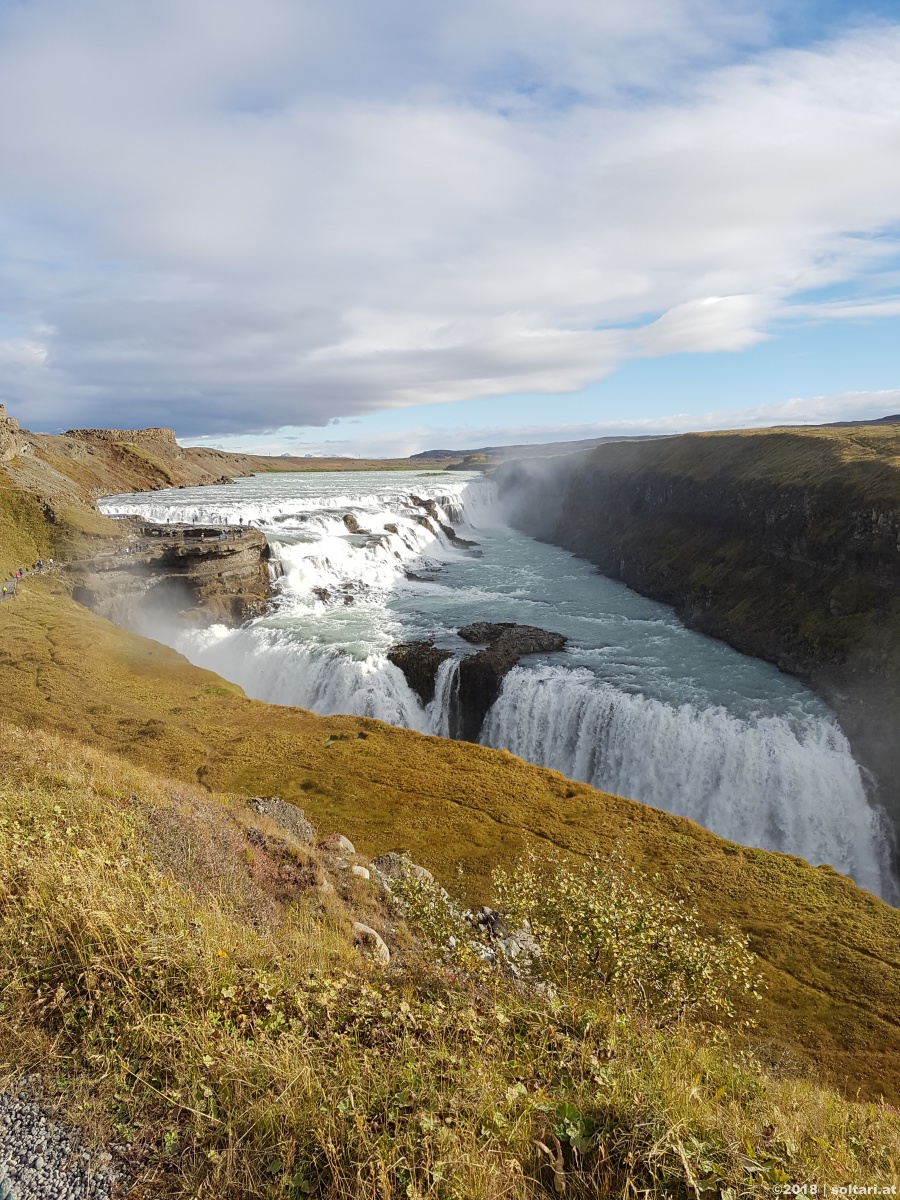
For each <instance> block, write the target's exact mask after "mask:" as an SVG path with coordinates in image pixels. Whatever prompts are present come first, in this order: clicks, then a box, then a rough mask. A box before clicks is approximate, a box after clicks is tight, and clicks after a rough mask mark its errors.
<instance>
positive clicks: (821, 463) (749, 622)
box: [497, 426, 900, 819]
mask: <svg viewBox="0 0 900 1200" xmlns="http://www.w3.org/2000/svg"><path fill="white" fill-rule="evenodd" d="M497 482H498V486H499V489H500V494H501V496H502V497H503V498H504V499H505V501H506V503H507V505H508V506H509V510H510V514H511V519H512V520H513V523H514V524H516V525H518V526H519V527H520V528H522V529H523V530H525V531H526V532H528V533H530V534H532V535H533V536H536V537H539V538H541V539H543V540H546V541H549V542H552V543H554V544H556V545H559V546H562V547H564V548H565V549H568V550H571V551H572V552H573V553H574V554H577V555H579V556H580V557H583V558H586V559H588V560H589V561H591V562H593V563H595V564H596V565H597V567H598V568H599V569H600V570H601V571H602V572H603V573H604V574H605V575H609V576H611V577H612V578H615V579H620V580H622V581H623V582H625V583H626V584H628V586H629V587H632V588H634V589H635V590H636V591H639V592H641V593H642V594H644V595H647V596H651V597H652V598H654V599H656V600H660V601H662V602H663V603H666V604H671V605H673V607H674V608H675V610H676V612H677V613H678V614H679V615H680V616H681V618H682V619H683V620H684V621H685V623H686V624H687V625H689V626H690V627H691V628H693V629H696V630H699V631H700V632H703V633H707V634H710V635H711V636H713V637H717V638H721V639H723V640H724V641H727V642H729V643H730V644H731V645H733V646H735V647H736V648H737V649H738V650H741V651H743V652H745V653H747V654H753V655H757V656H759V657H761V658H764V659H767V660H769V661H770V662H773V663H775V664H776V665H777V666H779V667H780V668H781V669H783V670H785V671H788V672H790V673H792V674H794V675H796V676H798V677H799V678H801V679H803V680H804V681H805V682H807V683H808V684H810V685H811V686H812V687H813V688H814V689H815V690H817V691H818V692H819V693H820V694H821V695H822V696H823V697H824V698H825V699H826V700H827V701H828V703H829V704H830V705H831V706H832V707H833V708H834V709H835V711H836V712H837V714H838V716H839V719H840V721H841V724H842V726H843V728H844V730H845V732H846V733H847V735H848V737H849V738H850V740H851V744H852V745H853V749H854V753H855V754H856V756H857V759H858V760H859V761H860V763H861V764H862V765H863V766H864V767H865V768H867V769H868V771H869V772H870V773H871V776H872V778H873V784H874V791H875V794H876V798H877V800H878V801H879V802H880V803H881V804H882V805H883V806H884V807H885V808H887V809H888V810H889V811H890V812H891V813H892V815H893V816H894V818H895V819H900V784H898V781H900V737H898V736H897V732H898V722H900V430H898V429H897V427H896V426H877V427H876V426H859V427H854V428H848V429H811V430H768V431H767V430H761V431H748V432H740V433H716V434H696V435H693V434H692V435H685V436H681V437H674V438H667V439H663V440H659V441H652V442H650V441H648V442H640V441H634V442H624V443H610V444H607V445H605V446H601V447H598V448H597V449H596V450H593V451H590V452H588V453H587V454H583V455H574V456H570V457H560V458H552V459H545V460H544V461H543V462H541V463H534V462H529V463H525V462H516V463H508V464H503V465H502V466H501V467H500V468H498V471H497Z"/></svg>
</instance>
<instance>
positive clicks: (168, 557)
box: [70, 524, 271, 629]
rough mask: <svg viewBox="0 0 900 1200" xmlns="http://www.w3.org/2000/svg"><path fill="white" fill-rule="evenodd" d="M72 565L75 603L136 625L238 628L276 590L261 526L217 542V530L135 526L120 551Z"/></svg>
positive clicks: (131, 626) (117, 622)
mask: <svg viewBox="0 0 900 1200" xmlns="http://www.w3.org/2000/svg"><path fill="white" fill-rule="evenodd" d="M204 532H205V533H206V536H201V535H202V534H203V533H204ZM70 570H71V572H72V574H73V575H74V581H75V588H74V591H73V596H74V598H75V599H76V600H78V601H79V602H80V603H82V604H84V605H86V606H87V607H88V608H90V609H92V610H93V611H94V612H97V613H99V614H100V615H101V616H104V617H107V618H108V619H109V620H112V621H115V622H116V624H118V625H123V626H125V627H127V628H132V629H139V628H141V627H142V626H143V625H144V624H145V622H146V620H147V619H148V618H151V619H152V618H154V617H164V618H173V617H174V618H176V619H179V620H184V621H203V622H208V621H209V620H210V618H212V619H213V620H216V621H221V622H222V623H223V624H227V625H237V624H240V623H241V622H242V621H245V620H248V619H249V618H251V617H255V616H259V615H260V614H261V613H262V612H263V611H264V610H265V606H266V602H267V600H268V598H269V596H270V595H271V582H270V565H269V547H268V544H267V543H266V539H265V537H264V536H263V535H262V534H261V533H260V532H259V531H258V530H256V529H247V530H246V531H245V532H244V533H243V536H241V537H236V536H234V535H230V536H229V540H228V541H225V540H222V541H220V540H219V539H218V531H214V530H207V531H203V530H200V529H194V528H190V529H186V530H181V529H179V528H172V527H168V526H165V527H159V528H158V529H154V528H153V527H152V526H147V525H140V524H135V525H134V526H133V527H132V537H131V539H130V540H128V541H126V542H125V543H124V544H122V545H120V547H119V548H118V549H117V551H116V552H115V553H113V554H108V555H100V556H98V557H97V558H95V559H93V560H89V561H87V562H84V563H81V564H78V565H77V566H75V567H72V568H70Z"/></svg>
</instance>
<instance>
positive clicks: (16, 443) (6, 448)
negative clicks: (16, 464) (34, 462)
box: [0, 404, 22, 462]
mask: <svg viewBox="0 0 900 1200" xmlns="http://www.w3.org/2000/svg"><path fill="white" fill-rule="evenodd" d="M21 443H22V438H21V436H20V432H19V422H18V421H17V420H16V419H15V418H14V417H8V416H7V415H6V409H5V408H4V407H3V405H2V404H0V462H9V461H10V459H13V458H15V457H16V455H17V454H18V453H19V450H20V448H21Z"/></svg>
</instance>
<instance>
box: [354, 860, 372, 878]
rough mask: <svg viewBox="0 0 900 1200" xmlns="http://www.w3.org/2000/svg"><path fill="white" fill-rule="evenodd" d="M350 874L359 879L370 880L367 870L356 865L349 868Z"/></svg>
mask: <svg viewBox="0 0 900 1200" xmlns="http://www.w3.org/2000/svg"><path fill="white" fill-rule="evenodd" d="M350 874H351V875H356V876H357V877H358V878H359V879H371V878H372V876H371V875H370V874H369V871H368V868H366V867H361V866H360V865H359V864H358V863H355V864H354V865H353V866H352V867H351V868H350Z"/></svg>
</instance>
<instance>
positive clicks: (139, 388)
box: [0, 0, 900, 434]
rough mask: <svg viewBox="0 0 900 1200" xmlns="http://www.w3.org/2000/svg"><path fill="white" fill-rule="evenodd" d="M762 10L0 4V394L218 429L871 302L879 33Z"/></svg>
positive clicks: (851, 311)
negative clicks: (820, 29) (770, 21)
mask: <svg viewBox="0 0 900 1200" xmlns="http://www.w3.org/2000/svg"><path fill="white" fill-rule="evenodd" d="M763 14H764V10H763V9H761V8H760V6H759V5H756V4H749V3H748V4H745V5H742V4H735V3H734V0H729V3H724V2H717V0H605V3H603V4H596V3H594V2H593V0H590V2H589V0H524V2H523V0H516V3H513V2H512V0H488V2H486V3H485V2H481V3H476V2H475V0H458V2H457V3H455V4H453V5H444V6H438V5H432V4H430V3H424V4H423V3H421V2H414V0H389V2H388V3H386V4H383V5H372V4H370V3H364V2H363V0H347V2H346V3H344V4H341V5H335V4H333V3H328V2H327V0H252V3H251V0H155V2H154V3H153V4H145V3H141V2H140V0H81V2H80V3H79V4H77V5H73V4H71V3H69V2H68V0H23V2H22V3H20V4H17V5H7V6H3V7H0V161H2V162H3V163H4V164H5V165H6V170H5V177H4V189H3V194H2V199H0V236H2V238H3V245H4V247H5V250H4V253H3V256H2V258H0V321H2V325H0V334H2V341H0V348H2V352H0V399H5V400H6V401H7V403H8V404H9V405H10V406H11V407H12V408H13V409H14V410H15V411H16V413H17V415H19V416H20V417H21V418H22V420H23V422H24V423H25V424H31V425H33V426H37V425H43V426H47V425H66V424H75V423H78V424H84V423H88V422H91V423H97V424H110V423H120V424H133V423H138V422H140V423H151V422H152V423H160V424H174V425H175V426H176V428H178V429H179V431H181V432H183V433H185V434H196V433H203V432H206V433H209V432H213V431H219V432H221V433H227V432H231V431H241V430H245V431H252V430H258V429H264V428H270V427H272V426H278V425H283V424H291V425H299V424H315V423H324V422H326V421H327V420H328V419H329V418H330V417H332V416H334V415H344V416H346V415H351V414H354V413H366V412H371V411H374V410H377V409H379V408H384V407H392V406H393V407H400V406H404V405H414V404H422V403H432V402H439V401H446V400H454V399H462V398H468V397H473V396H496V395H502V394H508V393H516V392H531V393H533V392H540V391H545V392H564V391H571V390H576V389H579V388H582V387H584V386H585V385H587V384H589V383H591V382H594V381H596V380H598V379H601V378H603V377H605V376H607V375H609V374H610V373H611V372H613V371H614V370H615V369H616V367H617V366H618V365H619V364H621V363H622V362H623V361H625V360H627V359H629V358H633V357H638V356H655V355H663V354H670V353H674V352H679V351H681V352H683V351H716V350H740V349H742V348H745V347H747V346H750V345H752V344H753V343H754V342H756V341H758V340H760V339H761V338H762V337H764V336H765V335H766V329H767V326H768V325H769V323H770V322H771V321H772V320H774V319H776V318H779V317H783V316H785V315H786V314H788V313H790V311H791V303H792V298H795V297H799V298H801V300H802V307H800V308H799V309H798V314H799V315H803V316H804V317H805V318H807V319H808V318H809V317H810V315H811V314H812V315H813V316H815V315H817V314H818V315H822V316H823V317H828V318H830V319H835V320H837V319H843V318H846V317H851V318H852V317H858V316H860V315H861V314H864V313H865V312H866V311H867V309H868V311H881V312H885V311H887V312H895V311H896V306H897V304H898V301H897V298H896V296H883V295H881V294H880V293H881V291H882V290H883V283H879V273H880V272H882V271H886V270H887V269H888V268H889V266H890V264H891V260H892V258H893V257H894V256H896V255H897V253H898V251H900V232H898V231H900V25H882V26H879V27H878V28H868V29H857V30H855V31H850V32H848V33H846V34H845V35H844V36H842V37H839V38H836V39H834V40H832V41H830V42H827V43H824V44H821V45H815V46H812V47H810V48H806V49H772V48H769V49H766V48H765V44H766V39H767V37H768V36H769V35H768V31H767V27H766V22H765V20H764V19H763ZM736 45H740V46H742V47H744V48H746V47H747V46H755V47H756V48H755V50H754V51H753V53H752V54H749V55H748V54H746V53H745V56H744V58H745V61H743V62H739V63H735V62H733V61H731V60H732V59H733V58H734V50H733V48H734V47H735V46H736ZM851 280H852V281H855V282H856V283H857V285H858V290H859V291H860V292H861V296H860V299H859V301H857V302H856V303H855V304H853V305H848V304H832V305H830V306H824V307H822V308H821V309H816V308H815V306H813V307H812V309H811V307H810V304H809V302H808V300H807V299H805V298H803V295H802V294H803V293H808V292H810V291H812V290H815V289H820V288H825V287H828V286H829V285H831V284H836V283H840V282H845V281H851ZM885 306H887V308H885Z"/></svg>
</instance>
